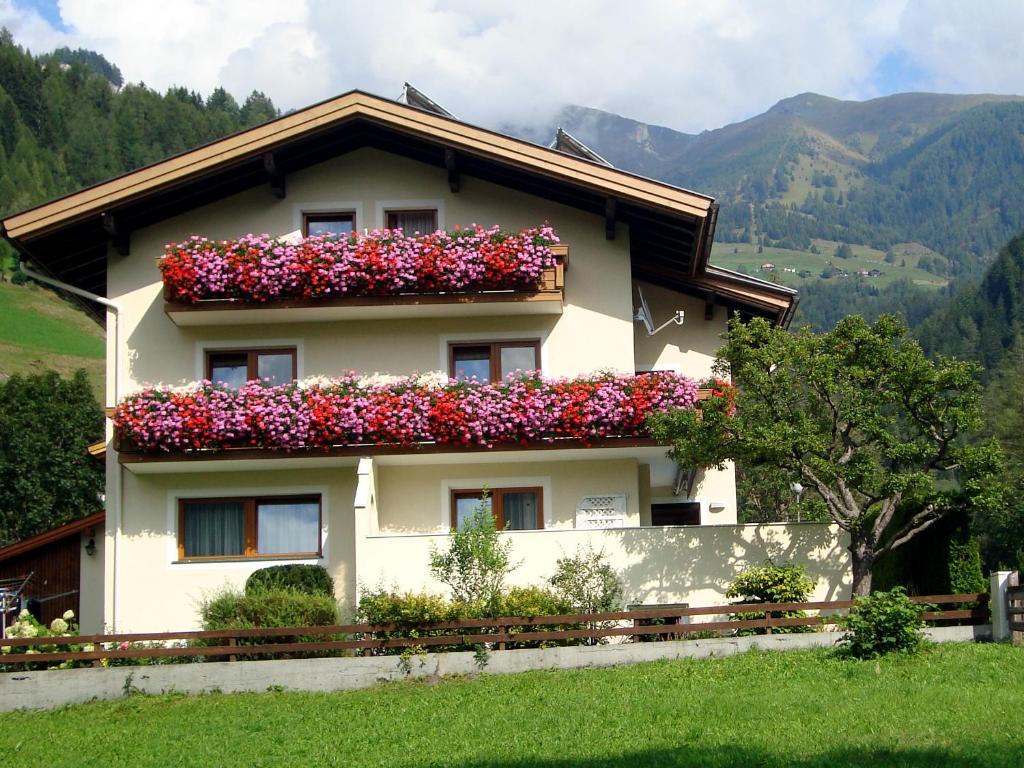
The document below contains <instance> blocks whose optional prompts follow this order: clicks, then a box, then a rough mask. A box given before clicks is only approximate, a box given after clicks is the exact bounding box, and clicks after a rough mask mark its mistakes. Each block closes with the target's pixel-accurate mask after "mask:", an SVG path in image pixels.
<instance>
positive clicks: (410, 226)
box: [384, 208, 437, 235]
mask: <svg viewBox="0 0 1024 768" xmlns="http://www.w3.org/2000/svg"><path fill="white" fill-rule="evenodd" d="M384 223H385V224H386V225H387V228H388V229H400V230H402V232H404V233H405V234H407V235H416V234H420V235H429V234H430V233H431V232H436V231H437V210H436V209H433V208H431V209H428V210H417V211H385V212H384Z"/></svg>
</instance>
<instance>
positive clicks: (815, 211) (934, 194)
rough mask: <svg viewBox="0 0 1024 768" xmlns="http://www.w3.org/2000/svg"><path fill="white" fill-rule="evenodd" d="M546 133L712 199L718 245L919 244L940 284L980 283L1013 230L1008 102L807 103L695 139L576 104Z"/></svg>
mask: <svg viewBox="0 0 1024 768" xmlns="http://www.w3.org/2000/svg"><path fill="white" fill-rule="evenodd" d="M553 123H555V124H558V125H561V126H562V127H564V128H565V129H566V130H568V131H569V132H570V133H572V134H574V135H575V136H576V137H577V138H579V139H580V140H582V141H583V142H585V143H587V144H588V145H590V146H591V147H592V148H593V149H595V150H596V151H597V152H599V153H600V154H602V155H604V156H605V157H607V158H608V159H609V160H610V161H611V162H612V163H613V164H615V165H617V166H619V167H622V168H625V169H628V170H632V171H635V172H637V173H642V174H644V175H648V176H652V177H654V178H658V179H662V180H664V181H667V182H670V183H672V184H678V185H680V186H684V187H689V188H692V189H698V190H700V191H702V192H707V193H709V194H712V195H714V196H715V197H716V198H717V199H718V200H719V202H720V203H721V206H722V208H721V214H720V217H719V224H718V231H717V239H718V240H719V241H720V242H750V243H757V244H760V245H767V246H778V247H784V248H789V249H793V250H801V251H808V250H809V249H810V247H811V245H812V242H813V240H814V239H822V240H827V241H831V242H848V243H858V244H863V245H866V246H871V247H873V248H876V249H879V250H881V251H883V252H884V251H886V250H888V249H890V248H892V247H893V246H896V245H898V244H902V243H917V244H920V245H923V246H926V247H927V248H928V249H930V250H931V251H932V252H933V253H934V254H936V255H937V256H938V259H936V260H935V261H934V263H932V262H928V264H929V266H930V267H931V269H930V270H929V271H933V272H934V273H935V274H938V275H941V276H947V275H959V274H972V273H978V272H979V271H980V266H979V265H980V264H981V263H982V262H983V261H984V259H985V258H988V257H991V256H992V255H993V254H994V252H995V251H996V250H997V249H998V248H999V247H1000V246H1001V245H1002V244H1003V243H1005V242H1006V241H1007V240H1009V238H1010V237H1012V236H1013V234H1014V233H1016V232H1017V231H1019V230H1020V229H1021V228H1024V98H1022V97H1019V96H1000V95H989V94H980V95H947V94H930V93H904V94H896V95H892V96H886V97H883V98H878V99H872V100H870V101H864V102H855V101H841V100H839V99H833V98H829V97H826V96H821V95H818V94H814V93H805V94H801V95H799V96H794V97H792V98H789V99H784V100H783V101H780V102H779V103H778V104H776V105H775V106H773V107H772V108H771V109H769V110H768V111H767V112H765V113H763V114H761V115H757V116H756V117H752V118H750V119H749V120H744V121H742V122H739V123H734V124H732V125H727V126H725V127H723V128H719V129H716V130H711V131H705V132H703V133H701V134H699V135H692V134H686V133H680V132H677V131H672V130H671V129H669V128H663V127H660V126H649V125H645V124H644V123H639V122H637V121H634V120H628V119H626V118H622V117H619V116H617V115H614V114H610V113H607V112H600V111H597V110H591V109H586V108H584V107H578V106H573V107H567V108H565V109H564V110H563V111H562V112H560V113H559V114H558V115H557V116H556V118H555V120H554V121H553ZM551 128H552V126H549V127H548V128H546V129H545V130H546V131H547V132H548V133H550V131H551Z"/></svg>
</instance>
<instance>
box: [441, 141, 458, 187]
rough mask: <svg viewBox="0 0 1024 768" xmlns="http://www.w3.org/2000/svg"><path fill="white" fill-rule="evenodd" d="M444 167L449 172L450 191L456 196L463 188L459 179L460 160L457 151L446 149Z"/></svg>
mask: <svg viewBox="0 0 1024 768" xmlns="http://www.w3.org/2000/svg"><path fill="white" fill-rule="evenodd" d="M444 167H445V170H447V171H448V189H450V190H451V191H452V193H453V194H454V193H455V192H458V191H459V189H460V187H461V186H462V183H461V179H460V177H459V160H458V156H457V155H456V154H455V150H454V149H452V148H451V147H445V150H444Z"/></svg>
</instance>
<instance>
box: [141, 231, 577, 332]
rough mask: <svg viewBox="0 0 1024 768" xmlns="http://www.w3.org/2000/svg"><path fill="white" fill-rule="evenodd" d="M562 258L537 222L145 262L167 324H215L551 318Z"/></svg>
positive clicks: (185, 254) (197, 243) (557, 302)
mask: <svg viewBox="0 0 1024 768" xmlns="http://www.w3.org/2000/svg"><path fill="white" fill-rule="evenodd" d="M282 252H284V255H283V256H282ZM568 256H569V248H568V246H567V245H565V244H563V243H559V242H558V241H557V236H555V234H554V232H553V231H552V230H551V229H550V228H549V227H542V228H535V229H531V230H524V231H523V232H520V233H507V232H501V231H499V230H498V229H497V228H491V229H489V230H483V229H481V228H477V229H475V230H463V231H457V232H455V233H443V232H438V233H435V234H434V235H429V236H426V237H408V238H407V237H404V236H402V235H401V233H400V232H397V231H395V232H390V231H388V230H379V231H377V232H370V233H368V234H366V235H358V236H355V237H353V238H351V239H350V240H347V241H325V240H324V239H321V238H306V239H304V240H300V241H297V242H295V243H284V242H282V241H277V240H271V239H269V238H267V237H266V236H258V237H257V236H251V235H250V236H246V238H240V239H239V240H236V241H229V242H221V243H212V242H209V241H205V240H201V239H199V238H193V239H191V240H189V241H186V242H185V243H179V244H171V245H168V246H167V247H166V253H165V256H163V257H162V258H161V259H158V261H157V264H158V266H159V267H160V269H161V272H162V274H163V278H164V299H165V304H164V311H165V313H166V314H167V316H168V317H169V318H170V319H171V321H172V322H174V323H175V324H176V325H178V326H216V325H252V324H261V323H304V322H335V321H346V320H385V319H404V318H417V319H418V318H435V317H487V316H508V315H557V314H561V313H562V305H563V300H564V289H565V271H566V269H567V267H568Z"/></svg>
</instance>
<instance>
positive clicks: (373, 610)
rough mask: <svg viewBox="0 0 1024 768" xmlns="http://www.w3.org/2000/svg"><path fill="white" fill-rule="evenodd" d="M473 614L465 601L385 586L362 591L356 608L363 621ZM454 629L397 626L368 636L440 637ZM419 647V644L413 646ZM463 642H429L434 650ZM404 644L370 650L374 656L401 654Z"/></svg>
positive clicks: (410, 622) (428, 621)
mask: <svg viewBox="0 0 1024 768" xmlns="http://www.w3.org/2000/svg"><path fill="white" fill-rule="evenodd" d="M470 617H471V610H470V608H469V607H468V606H466V605H465V604H463V603H458V602H451V601H448V600H446V599H445V598H444V596H443V595H437V594H431V593H429V592H402V593H399V592H392V591H388V590H386V589H383V588H378V589H375V590H370V591H366V592H363V593H362V595H360V597H359V607H358V608H357V609H356V621H358V622H359V623H361V624H408V625H417V624H431V623H435V622H442V621H457V620H458V619H465V618H470ZM451 633H452V630H448V629H437V630H429V629H428V630H423V629H415V628H413V627H412V626H410V627H409V628H398V629H394V630H388V631H383V632H374V633H372V634H371V635H369V636H368V637H367V638H366V639H373V640H387V639H390V638H396V637H409V638H419V637H437V636H439V635H447V634H451ZM413 647H414V648H419V646H413ZM466 649H467V646H462V645H437V646H430V650H431V651H453V650H466ZM405 650H406V649H403V648H374V649H372V650H371V651H370V654H372V655H374V656H401V655H402V654H403V652H405Z"/></svg>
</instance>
